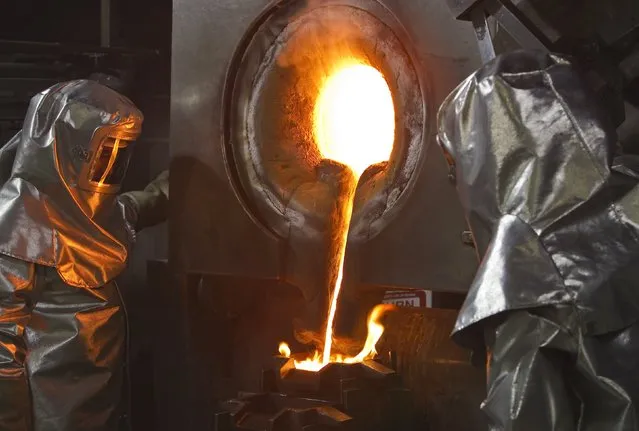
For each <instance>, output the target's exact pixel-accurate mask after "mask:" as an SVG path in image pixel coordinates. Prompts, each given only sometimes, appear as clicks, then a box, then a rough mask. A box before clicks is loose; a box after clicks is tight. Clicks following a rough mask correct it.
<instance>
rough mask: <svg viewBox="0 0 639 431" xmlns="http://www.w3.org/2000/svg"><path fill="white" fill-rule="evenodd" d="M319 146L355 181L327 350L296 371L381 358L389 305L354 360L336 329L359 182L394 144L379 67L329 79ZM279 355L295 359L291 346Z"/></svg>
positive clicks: (377, 313) (321, 101) (318, 110)
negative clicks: (338, 341) (335, 349)
mask: <svg viewBox="0 0 639 431" xmlns="http://www.w3.org/2000/svg"><path fill="white" fill-rule="evenodd" d="M313 124H314V135H315V142H316V143H317V147H318V149H319V151H320V153H321V154H322V157H323V158H324V159H330V160H333V161H336V162H338V163H341V164H343V165H345V166H347V167H348V168H349V169H350V170H351V171H352V174H353V175H352V178H351V181H349V183H348V185H347V188H346V192H345V193H346V198H347V199H345V200H344V205H345V208H344V212H343V214H344V217H343V218H342V223H341V224H340V225H339V226H337V229H338V232H337V233H338V235H337V241H338V244H337V245H338V247H337V253H338V256H337V257H338V258H337V259H335V262H337V265H338V268H337V277H336V280H335V284H334V286H332V293H331V296H330V307H329V311H328V318H327V322H326V333H325V337H324V348H323V351H322V353H321V354H320V352H317V351H316V352H315V354H314V355H313V356H312V357H311V358H308V359H306V360H304V361H301V362H295V367H296V368H299V369H305V370H309V371H319V370H320V369H322V368H323V367H324V366H325V365H326V364H328V363H330V362H344V363H354V362H361V361H364V360H366V359H370V358H372V357H373V356H375V355H376V354H377V352H376V351H375V345H376V344H377V341H378V340H379V339H380V337H381V336H382V334H383V332H384V327H383V326H382V325H381V324H380V323H379V318H380V317H381V315H382V314H383V312H385V311H386V310H387V309H388V308H390V306H384V305H380V306H377V307H375V308H374V309H373V311H372V312H371V314H370V316H369V319H368V336H367V338H366V342H365V344H364V348H363V349H362V351H361V352H360V353H359V354H358V355H356V356H354V357H344V356H343V355H339V354H332V351H331V350H332V344H333V328H334V322H335V313H336V311H337V303H338V299H339V294H340V291H341V288H342V279H343V275H344V256H345V252H346V243H347V240H348V232H349V226H350V222H351V217H352V214H353V202H354V198H355V191H356V189H357V183H358V181H359V179H360V177H361V176H362V174H363V173H364V171H365V170H366V169H367V168H368V167H369V166H371V165H374V164H377V163H380V162H384V161H387V160H388V159H389V158H390V155H391V151H392V150H393V142H394V140H395V108H394V105H393V97H392V95H391V92H390V89H389V87H388V84H387V83H386V80H385V79H384V76H383V75H382V74H381V73H380V72H379V71H378V70H377V69H375V68H374V67H371V66H369V65H367V64H363V63H362V62H361V61H358V60H356V59H346V60H344V62H343V63H341V64H340V65H339V66H338V67H336V69H335V71H334V72H333V73H332V74H331V75H330V76H328V78H327V79H326V80H325V82H324V84H323V86H322V88H321V90H320V94H319V96H318V98H317V102H316V105H315V111H314V115H313ZM280 353H281V354H282V355H284V356H290V349H289V347H288V345H286V343H282V344H280Z"/></svg>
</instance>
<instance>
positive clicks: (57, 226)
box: [0, 80, 143, 287]
mask: <svg viewBox="0 0 639 431" xmlns="http://www.w3.org/2000/svg"><path fill="white" fill-rule="evenodd" d="M142 120H143V118H142V114H141V113H140V111H139V110H138V109H137V108H136V107H135V106H134V105H133V103H132V102H131V101H129V100H128V99H126V98H125V97H123V96H121V95H119V94H118V93H116V92H114V91H112V90H110V89H109V88H107V87H105V86H102V85H100V84H98V83H96V82H93V81H86V80H81V81H72V82H67V83H62V84H58V85H55V86H53V87H51V88H50V89H48V90H46V91H44V92H42V93H40V94H38V95H36V96H35V97H34V98H33V99H32V100H31V104H30V106H29V109H28V111H27V115H26V118H25V121H24V124H23V129H22V130H21V132H19V133H18V134H17V135H16V136H15V137H14V138H13V139H12V140H11V141H10V142H9V143H7V144H6V145H5V146H4V147H3V148H2V149H1V150H0V181H2V183H1V186H0V187H1V188H0V253H3V254H6V255H9V256H13V257H16V258H19V259H23V260H26V261H30V262H34V263H37V264H41V265H46V266H51V267H55V268H56V269H57V271H58V273H59V274H60V276H61V277H62V278H63V280H64V281H65V282H66V283H68V284H70V285H73V286H78V287H98V286H102V285H104V284H105V283H106V282H108V281H109V280H111V279H113V278H114V277H115V276H117V275H118V274H119V273H120V272H121V271H122V270H123V269H124V267H125V265H126V260H127V255H128V250H129V248H130V245H131V243H132V241H133V239H134V233H133V231H132V229H131V226H129V225H128V223H127V222H126V219H125V214H124V212H125V208H124V205H123V204H122V203H121V202H120V201H119V200H118V198H117V194H116V193H117V192H118V191H119V189H120V183H121V181H122V178H123V177H124V173H125V172H126V170H127V167H128V161H129V157H130V154H131V149H132V147H133V142H134V141H135V139H136V138H137V136H138V135H139V133H140V130H141V125H142ZM8 169H10V171H9V172H10V174H7V172H6V171H7V170H8Z"/></svg>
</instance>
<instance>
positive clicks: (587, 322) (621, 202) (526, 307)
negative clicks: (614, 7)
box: [438, 51, 639, 431]
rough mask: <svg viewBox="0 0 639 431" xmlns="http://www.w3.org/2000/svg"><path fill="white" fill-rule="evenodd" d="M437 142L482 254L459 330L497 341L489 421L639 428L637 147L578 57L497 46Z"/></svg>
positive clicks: (528, 426)
mask: <svg viewBox="0 0 639 431" xmlns="http://www.w3.org/2000/svg"><path fill="white" fill-rule="evenodd" d="M438 136H439V143H440V145H441V146H442V148H443V149H444V153H445V154H446V159H447V160H448V162H449V164H450V167H451V170H452V171H453V172H454V174H455V178H456V186H457V190H458V193H459V197H460V200H461V202H462V206H463V208H464V210H465V213H466V218H467V220H468V223H469V225H470V227H471V229H472V233H473V236H474V240H475V245H476V249H477V252H478V254H479V257H480V258H481V264H480V266H479V270H478V272H477V274H476V276H475V279H474V281H473V283H472V286H471V288H470V291H469V293H468V296H467V298H466V301H465V303H464V305H463V307H462V309H461V311H460V314H459V317H458V320H457V324H456V326H455V329H454V332H453V338H454V339H455V340H456V341H457V342H459V343H460V344H462V345H464V346H466V347H469V348H474V349H484V348H485V349H487V357H488V392H487V397H486V400H485V401H484V403H483V404H482V409H483V410H484V412H485V413H486V414H487V416H488V420H489V423H490V429H492V430H531V431H540V430H544V431H553V430H557V431H559V430H560V431H571V430H615V431H622V430H625V431H630V430H639V415H638V413H639V410H638V407H639V359H638V358H639V186H638V182H639V159H638V158H637V157H635V156H628V155H623V154H620V149H619V146H618V145H617V140H616V134H615V130H614V128H612V127H609V125H608V123H607V121H606V116H605V113H602V112H599V110H598V107H597V104H596V103H595V102H594V98H593V96H592V95H591V94H590V92H589V89H588V87H587V85H586V84H585V81H584V80H582V77H581V76H580V74H579V72H578V71H577V69H576V68H575V67H574V66H573V65H572V64H571V63H570V61H569V60H567V59H566V58H562V57H561V56H557V55H550V54H545V53H541V52H539V53H538V52H524V51H521V52H514V53H510V54H506V55H503V56H501V57H498V58H497V59H495V60H494V61H492V62H491V63H489V64H487V65H485V66H484V67H482V68H481V69H480V70H479V71H477V72H476V73H474V74H473V75H472V76H471V77H469V78H468V79H467V80H465V81H464V82H463V83H462V84H461V85H460V86H459V87H458V88H457V89H456V90H455V91H454V92H453V93H452V94H451V95H450V96H449V97H448V98H447V100H446V101H445V102H444V103H443V105H442V107H441V109H440V113H439V133H438Z"/></svg>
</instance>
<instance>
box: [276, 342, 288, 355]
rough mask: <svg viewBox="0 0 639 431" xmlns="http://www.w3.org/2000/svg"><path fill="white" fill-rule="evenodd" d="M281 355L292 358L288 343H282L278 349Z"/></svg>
mask: <svg viewBox="0 0 639 431" xmlns="http://www.w3.org/2000/svg"><path fill="white" fill-rule="evenodd" d="M278 350H279V352H280V355H282V356H284V357H286V358H290V357H291V349H290V348H289V347H288V344H286V343H280V347H279V348H278Z"/></svg>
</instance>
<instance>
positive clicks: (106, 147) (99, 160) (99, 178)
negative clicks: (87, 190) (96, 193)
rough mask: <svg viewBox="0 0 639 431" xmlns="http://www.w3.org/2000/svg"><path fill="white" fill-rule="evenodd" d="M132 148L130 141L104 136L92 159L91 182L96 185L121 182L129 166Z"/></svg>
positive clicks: (112, 184) (113, 184)
mask: <svg viewBox="0 0 639 431" xmlns="http://www.w3.org/2000/svg"><path fill="white" fill-rule="evenodd" d="M132 148H133V145H131V142H130V141H127V140H124V139H120V138H112V137H106V138H104V140H103V141H102V145H100V148H99V149H98V153H97V154H96V156H95V159H94V161H93V166H92V168H91V174H90V180H91V182H92V183H94V184H96V185H98V186H103V185H106V186H115V185H120V184H122V181H123V180H124V175H125V174H126V170H127V168H128V167H129V160H130V159H131V150H132Z"/></svg>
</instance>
